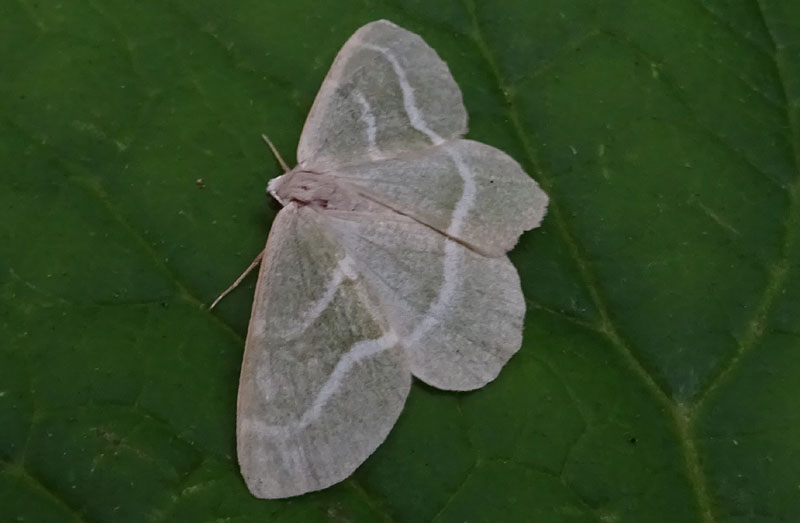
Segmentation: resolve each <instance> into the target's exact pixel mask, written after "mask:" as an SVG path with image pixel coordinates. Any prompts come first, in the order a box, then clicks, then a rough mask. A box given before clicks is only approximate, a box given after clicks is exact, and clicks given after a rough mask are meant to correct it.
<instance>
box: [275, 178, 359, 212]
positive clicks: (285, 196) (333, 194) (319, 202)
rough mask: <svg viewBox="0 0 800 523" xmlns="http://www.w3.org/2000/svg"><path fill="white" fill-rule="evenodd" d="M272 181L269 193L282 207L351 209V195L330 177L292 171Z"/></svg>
mask: <svg viewBox="0 0 800 523" xmlns="http://www.w3.org/2000/svg"><path fill="white" fill-rule="evenodd" d="M273 181H274V182H275V183H274V184H272V187H271V188H270V192H271V193H272V194H273V196H275V197H276V198H277V199H278V201H279V202H281V203H282V204H284V205H286V204H287V203H289V202H296V203H298V204H301V205H311V206H314V207H321V208H326V209H327V208H333V209H350V208H351V207H352V199H353V195H351V194H350V193H349V191H348V190H347V189H345V188H343V187H342V186H341V185H340V184H338V183H337V181H336V178H334V177H333V176H330V175H326V174H319V173H315V172H311V171H302V170H297V171H295V170H292V171H290V172H288V173H286V174H285V175H283V176H280V177H278V178H276V179H275V180H273Z"/></svg>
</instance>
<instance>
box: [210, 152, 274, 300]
mask: <svg viewBox="0 0 800 523" xmlns="http://www.w3.org/2000/svg"><path fill="white" fill-rule="evenodd" d="M265 138H266V136H265ZM263 257H264V251H261V252H260V253H258V256H256V259H255V260H253V263H251V264H250V266H249V267H247V268H246V269H245V270H244V272H243V273H242V274H241V275H239V277H238V278H236V281H235V282H233V283H232V284H231V285H230V287H228V288H227V289H225V290H224V291H222V294H220V295H219V296H217V299H216V300H214V303H212V304H211V306H209V307H208V310H211V309H213V308H214V307H215V306H216V305H217V303H219V302H220V300H221V299H222V298H224V297H225V296H227V295H228V294H229V293H230V292H231V291H232V290H233V289H235V288H236V287H238V286H239V284H240V283H242V280H243V279H245V277H247V275H248V274H250V272H251V271H252V270H253V269H255V268H256V266H257V265H258V264H259V263H260V262H261V259H262V258H263Z"/></svg>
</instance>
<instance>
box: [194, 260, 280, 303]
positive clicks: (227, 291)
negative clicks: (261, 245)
mask: <svg viewBox="0 0 800 523" xmlns="http://www.w3.org/2000/svg"><path fill="white" fill-rule="evenodd" d="M265 250H266V249H265ZM263 257H264V251H261V252H259V253H258V256H256V259H255V260H253V263H251V264H250V266H249V267H247V268H246V269H245V270H244V272H243V273H242V274H241V275H240V276H239V277H238V278H236V281H235V282H233V283H232V284H231V285H230V287H228V288H227V289H225V290H224V291H222V294H220V295H219V296H217V299H216V300H214V303H212V304H211V306H210V307H209V308H208V310H211V309H213V308H214V307H215V306H216V305H217V303H219V302H220V300H221V299H222V298H224V297H225V296H227V295H228V293H230V292H231V291H232V290H233V289H235V288H236V287H238V286H239V284H240V283H242V280H244V279H245V277H247V275H248V274H250V271H252V270H253V269H255V268H256V266H258V264H259V263H261V258H263Z"/></svg>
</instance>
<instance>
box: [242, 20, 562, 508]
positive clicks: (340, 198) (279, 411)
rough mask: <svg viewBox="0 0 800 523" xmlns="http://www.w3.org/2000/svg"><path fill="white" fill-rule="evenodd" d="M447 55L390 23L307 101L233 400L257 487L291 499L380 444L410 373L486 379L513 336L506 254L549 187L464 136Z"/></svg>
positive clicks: (440, 380)
mask: <svg viewBox="0 0 800 523" xmlns="http://www.w3.org/2000/svg"><path fill="white" fill-rule="evenodd" d="M466 131H467V113H466V110H465V109H464V104H463V102H462V100H461V91H460V90H459V88H458V85H456V83H455V80H453V77H452V75H451V74H450V71H449V69H448V68H447V65H446V64H445V63H444V62H443V61H442V60H441V59H440V58H439V56H438V55H437V54H436V52H435V51H434V50H433V49H431V48H430V47H429V46H428V45H427V44H426V43H425V42H424V41H423V40H422V38H420V37H419V36H417V35H416V34H413V33H411V32H409V31H406V30H405V29H402V28H400V27H398V26H396V25H395V24H393V23H391V22H388V21H386V20H380V21H377V22H372V23H369V24H367V25H365V26H364V27H362V28H360V29H359V30H358V31H356V33H355V34H354V35H353V36H352V37H350V39H349V40H348V41H347V43H345V45H344V47H343V48H342V50H341V51H340V52H339V55H338V56H337V57H336V60H335V61H334V63H333V66H332V67H331V70H330V72H329V73H328V76H327V77H326V78H325V81H324V82H323V84H322V87H321V89H320V91H319V94H318V95H317V98H316V100H315V101H314V105H313V107H312V108H311V112H310V113H309V115H308V119H307V120H306V123H305V126H304V127H303V133H302V135H301V136H300V145H299V146H298V150H297V160H298V162H299V164H298V165H297V167H295V168H294V169H291V170H289V171H288V172H286V173H285V174H284V175H282V176H279V177H278V178H275V179H273V180H272V181H270V183H269V185H268V190H269V192H270V194H272V196H274V197H275V198H276V199H277V200H278V201H279V202H280V203H281V204H282V205H283V206H284V207H283V209H282V210H281V211H280V212H279V213H278V215H277V217H276V218H275V222H274V223H273V225H272V230H271V232H270V234H269V239H268V240H267V246H266V249H265V251H264V253H263V257H264V259H263V262H262V265H261V269H260V272H259V275H258V285H257V287H256V292H255V299H254V302H253V311H252V316H251V318H250V326H249V329H248V332H247V341H246V344H245V353H244V361H243V363H242V373H241V381H240V383H239V399H238V412H237V431H236V432H237V452H238V455H239V465H240V466H241V471H242V475H243V476H244V479H245V481H246V482H247V486H248V487H249V489H250V491H251V492H252V493H253V494H254V495H255V496H258V497H261V498H284V497H289V496H297V495H299V494H303V493H305V492H309V491H313V490H319V489H323V488H325V487H328V486H330V485H333V484H335V483H337V482H339V481H342V480H343V479H345V478H347V477H348V476H349V475H350V474H352V473H353V471H355V469H356V468H357V467H358V466H359V465H360V464H361V463H363V462H364V460H365V459H367V457H368V456H369V455H370V454H372V452H373V451H374V450H375V449H376V448H377V447H378V445H380V444H381V442H383V440H384V439H385V438H386V435H387V434H388V433H389V431H390V430H391V428H392V426H393V425H394V423H395V421H396V420H397V417H398V416H399V415H400V411H401V410H402V409H403V404H404V402H405V399H406V396H407V394H408V391H409V387H410V385H411V376H412V375H413V376H416V377H417V378H419V379H420V380H422V381H424V382H425V383H428V384H429V385H432V386H434V387H437V388H440V389H446V390H471V389H477V388H479V387H482V386H483V385H485V384H487V383H488V382H490V381H492V380H493V379H494V378H495V377H496V376H497V375H498V373H499V372H500V369H501V368H502V367H503V365H505V363H506V362H507V361H508V360H509V358H511V356H512V355H513V354H514V353H515V352H517V350H519V348H520V345H521V343H522V321H523V316H524V315H525V301H524V299H523V296H522V291H521V288H520V282H519V276H518V274H517V271H516V269H515V268H514V266H513V265H512V264H511V262H509V260H508V258H507V257H506V252H508V251H509V250H510V249H511V248H512V247H513V246H514V245H515V244H516V242H517V239H518V238H519V235H520V234H522V232H523V231H526V230H528V229H532V228H534V227H537V226H538V225H539V223H540V222H541V220H542V218H543V216H544V213H545V210H546V207H547V196H546V195H545V194H544V192H543V191H542V190H541V189H540V188H539V186H538V185H537V184H536V182H534V181H533V180H532V179H531V178H530V177H529V176H528V175H526V174H525V173H524V172H523V171H522V169H521V168H520V166H519V164H517V162H515V161H514V160H513V159H511V158H510V157H509V156H508V155H506V154H505V153H503V152H501V151H499V150H497V149H495V148H493V147H490V146H488V145H485V144H482V143H478V142H473V141H470V140H463V139H461V138H460V137H461V136H463V135H464V133H466Z"/></svg>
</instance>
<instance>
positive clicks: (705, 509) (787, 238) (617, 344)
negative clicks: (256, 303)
mask: <svg viewBox="0 0 800 523" xmlns="http://www.w3.org/2000/svg"><path fill="white" fill-rule="evenodd" d="M754 1H755V3H756V5H757V7H758V11H759V13H760V15H761V17H762V22H763V24H764V26H765V28H766V30H767V33H768V34H769V36H770V39H771V42H772V54H771V55H770V56H771V58H772V59H773V61H774V63H775V67H776V72H777V76H778V79H779V82H780V85H781V89H782V91H783V98H784V100H783V102H784V103H783V106H784V107H785V108H786V112H787V114H786V119H787V122H788V131H789V142H790V146H791V149H792V153H793V162H794V167H795V172H800V146H799V145H798V144H799V143H800V138H799V135H798V128H800V122H798V118H797V115H796V113H795V112H793V111H792V109H791V105H790V103H789V100H790V97H789V93H788V91H787V80H786V74H785V72H784V71H783V66H782V63H781V56H782V52H781V48H780V46H779V45H778V43H777V39H776V36H775V34H774V32H773V31H772V29H771V28H770V25H769V23H768V22H767V18H766V15H765V10H764V6H763V0H754ZM462 2H463V4H464V6H465V8H466V10H467V11H468V13H469V15H470V18H471V21H472V33H471V35H470V36H471V37H472V39H473V41H474V43H475V45H476V46H477V47H478V49H479V51H480V53H481V55H482V56H483V58H484V60H485V61H486V63H487V65H488V67H489V69H490V70H491V72H492V74H493V76H494V80H495V82H496V84H497V88H498V91H499V93H500V96H501V98H502V99H503V100H504V102H505V104H506V111H507V113H508V116H509V119H510V121H511V123H512V127H513V129H514V132H515V134H516V136H517V139H518V140H519V142H520V143H521V145H522V148H523V150H524V151H525V154H526V156H527V158H528V163H529V164H530V165H531V166H532V167H533V170H534V172H535V173H536V174H537V178H538V179H540V180H541V181H542V183H543V185H546V186H548V188H549V187H553V185H554V183H553V177H552V176H551V175H550V173H547V172H546V171H545V170H544V169H543V168H542V167H541V164H540V162H539V155H538V151H537V149H536V147H535V146H534V145H533V144H532V143H531V142H530V140H529V139H528V136H529V133H527V132H525V128H524V126H523V124H522V120H521V116H520V112H519V109H518V106H517V103H516V99H515V91H514V90H513V89H512V87H511V85H510V84H509V83H508V82H507V81H506V80H505V78H504V77H503V75H502V73H501V71H500V68H499V66H498V64H497V61H496V59H495V58H494V54H493V53H492V51H491V49H490V47H489V44H488V42H487V40H486V38H485V36H484V34H483V31H482V29H481V26H480V22H479V20H478V15H477V9H476V5H475V2H474V0H462ZM706 14H707V15H709V16H710V15H711V13H708V12H706ZM595 34H597V31H596V30H593V31H590V32H589V33H587V35H585V36H583V37H581V38H579V39H577V41H578V42H580V41H583V40H585V39H586V38H587V37H591V36H592V35H595ZM547 65H548V66H549V65H552V64H549V63H548V64H547ZM782 188H783V189H784V190H786V189H787V188H786V187H782ZM787 192H788V195H789V207H788V211H787V215H786V219H785V222H784V234H783V240H782V242H781V251H780V252H781V253H780V257H779V259H778V260H777V262H776V263H774V264H773V265H772V266H771V268H770V271H769V276H768V278H767V284H766V285H765V288H764V292H763V293H762V296H761V298H760V299H759V302H758V306H757V308H756V312H755V314H754V316H753V319H752V320H751V321H750V322H749V323H748V329H747V331H746V333H745V335H744V337H743V338H742V341H741V342H740V343H739V344H738V346H737V350H736V351H735V352H734V354H733V356H731V357H730V358H729V359H728V361H727V362H726V363H725V364H723V365H722V366H721V369H722V370H721V371H720V372H718V373H717V374H715V375H714V376H713V377H712V378H711V379H710V380H709V384H708V385H707V386H706V388H705V389H704V390H703V391H701V392H700V393H699V394H698V395H697V396H696V397H695V398H694V402H693V403H691V404H682V403H679V402H676V401H675V400H674V399H673V398H672V397H671V396H670V395H669V394H667V392H666V391H665V389H664V388H663V387H662V386H660V385H659V384H658V382H657V381H656V380H655V378H654V376H653V372H652V371H650V370H648V369H647V368H646V367H645V366H644V364H643V363H642V362H641V361H640V359H639V358H638V357H637V356H636V354H635V352H634V351H633V350H632V348H631V347H630V345H629V344H628V343H627V342H626V341H625V339H624V338H623V337H622V336H621V335H620V333H619V330H618V329H617V327H616V326H615V324H614V322H613V321H612V320H611V317H610V314H609V309H608V306H607V304H606V301H607V300H606V299H605V298H604V297H603V295H602V293H601V292H600V287H599V285H598V283H597V279H596V277H595V275H594V274H593V272H592V270H591V268H590V264H589V262H588V260H587V259H586V256H585V255H584V254H583V252H582V249H581V247H580V245H579V242H578V240H577V239H576V237H575V235H574V234H573V233H572V231H571V230H570V228H569V225H568V224H567V222H566V220H565V218H564V213H563V211H562V210H561V208H560V206H559V204H558V201H557V200H556V199H552V200H551V201H550V210H549V213H550V215H551V216H552V219H553V221H555V223H556V228H557V230H558V233H559V235H560V236H561V239H562V241H563V242H564V243H565V245H566V246H567V250H568V252H569V255H570V257H571V258H572V260H573V262H574V263H575V265H576V267H577V268H578V272H579V274H580V278H581V280H582V284H583V286H584V288H585V289H586V290H587V292H588V293H589V295H590V298H591V300H592V303H593V305H594V307H595V309H596V310H597V312H598V314H599V316H600V325H599V326H598V327H597V330H598V331H599V332H601V333H602V334H603V335H604V336H605V337H606V338H607V339H608V340H609V342H610V344H611V345H612V346H613V347H614V348H615V349H616V350H617V351H618V352H619V353H620V355H621V356H622V357H623V359H624V360H625V361H626V362H627V363H628V365H629V366H630V368H631V370H633V372H634V374H636V375H637V376H638V377H639V379H640V380H641V381H642V382H643V383H644V385H645V386H646V388H647V389H648V390H649V391H650V393H651V394H652V395H653V398H654V399H656V400H657V401H658V403H659V404H661V405H662V406H663V407H665V408H666V409H667V411H668V412H669V413H670V415H671V417H672V419H673V422H674V423H675V429H676V433H677V436H678V439H679V440H680V444H681V451H682V453H683V455H684V462H685V467H686V474H687V477H688V479H689V481H690V483H691V485H692V488H693V489H694V491H695V497H696V501H697V504H698V509H699V511H700V516H701V518H702V520H703V522H704V523H715V522H716V521H717V518H716V516H715V515H714V511H713V506H712V500H711V497H710V494H709V488H708V477H707V476H708V475H707V474H706V472H705V471H704V470H703V467H702V465H701V461H700V456H699V453H698V450H697V446H696V440H697V439H698V438H697V435H696V433H695V431H696V426H695V422H696V421H697V419H698V417H699V414H701V413H702V407H703V406H704V405H705V403H706V401H707V399H708V398H709V397H710V396H711V395H712V394H713V392H715V391H716V390H717V389H718V388H719V386H720V384H721V383H722V382H724V380H725V378H726V377H727V376H728V375H729V374H730V373H731V372H733V371H734V370H735V369H736V368H737V367H738V364H739V362H740V361H741V359H742V357H743V356H744V355H745V354H746V353H747V352H749V351H750V350H751V349H753V348H754V347H755V346H756V345H757V344H758V341H759V340H760V339H761V338H762V336H763V334H764V331H765V322H766V321H767V319H768V316H769V313H770V311H771V310H772V307H773V305H774V303H775V301H776V298H777V297H778V296H779V295H780V291H781V289H782V288H783V287H784V285H785V283H786V279H787V277H788V273H789V268H790V263H789V261H790V260H789V257H790V255H791V251H792V249H793V247H794V245H795V243H796V242H797V229H798V223H799V222H800V206H798V204H797V202H798V200H800V179H797V178H796V179H795V182H794V183H793V184H792V185H791V187H789V188H788V190H787Z"/></svg>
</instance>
